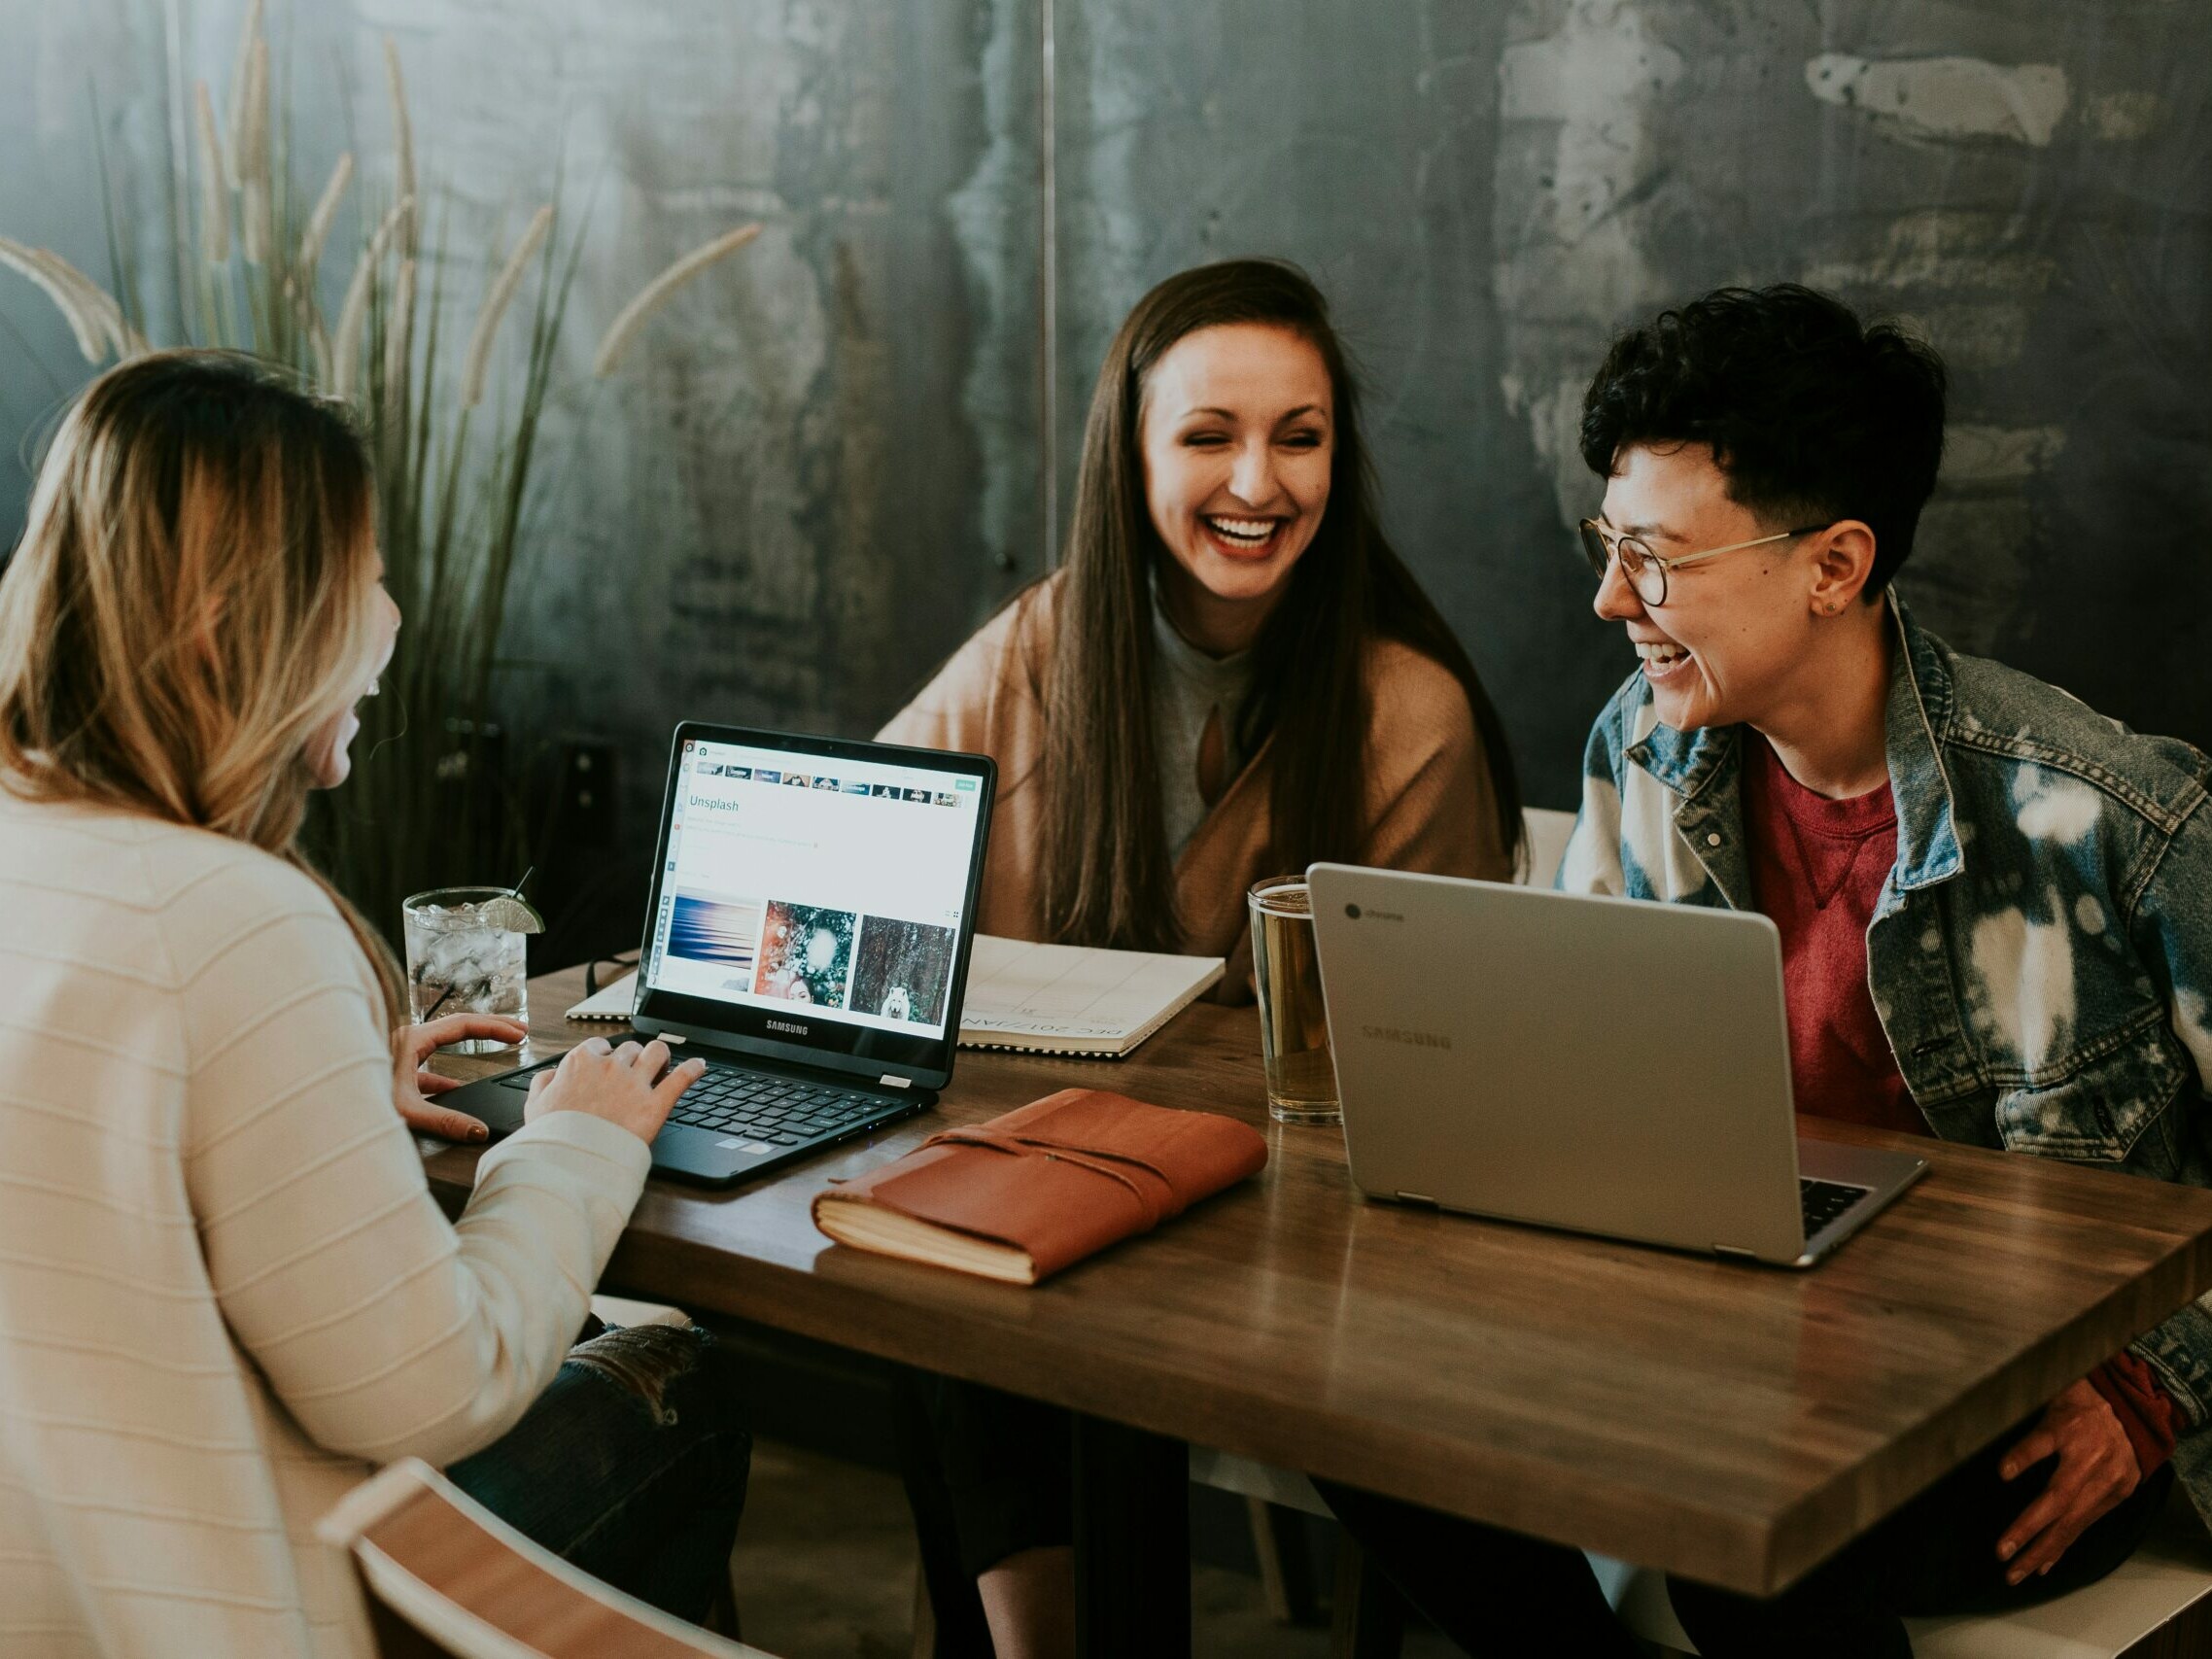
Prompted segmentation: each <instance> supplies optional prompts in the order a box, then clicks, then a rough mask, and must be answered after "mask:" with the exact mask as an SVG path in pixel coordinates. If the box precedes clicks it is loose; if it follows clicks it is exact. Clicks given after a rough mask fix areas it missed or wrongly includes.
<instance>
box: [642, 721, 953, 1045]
mask: <svg viewBox="0 0 2212 1659" xmlns="http://www.w3.org/2000/svg"><path fill="white" fill-rule="evenodd" d="M797 745H808V746H797ZM989 787H990V769H989V765H988V763H987V762H980V761H979V760H978V759H977V757H974V756H966V755H939V754H934V753H931V752H929V751H926V750H916V749H902V748H890V747H887V746H881V745H877V744H869V743H839V742H834V741H828V740H808V739H799V738H790V737H785V736H783V735H781V734H774V733H745V732H739V731H736V730H734V729H731V728H719V727H699V726H690V725H687V726H685V727H683V728H681V729H680V730H679V732H678V735H677V739H676V746H675V754H674V776H673V777H672V778H671V786H670V791H669V800H668V805H667V809H666V812H665V818H664V831H663V837H662V848H661V855H660V867H659V869H658V871H657V872H656V881H655V883H654V886H655V893H654V899H653V909H652V914H651V916H650V921H649V931H648V934H647V938H646V942H645V954H644V963H643V970H642V974H641V976H640V977H641V982H642V985H643V986H644V988H645V990H646V992H647V1000H648V1004H653V1003H658V1004H660V1005H661V1006H659V1007H657V1008H653V1009H652V1010H651V1011H652V1012H656V1013H667V1014H669V1015H672V1016H674V1017H676V1018H679V1019H682V1020H685V1021H686V1022H692V1023H697V1022H702V1019H703V1016H705V1018H706V1020H707V1022H710V1023H711V1024H712V1025H713V1026H714V1027H716V1028H718V1029H721V1030H726V1031H729V1032H731V1033H733V1034H738V1035H747V1036H759V1037H762V1038H767V1039H771V1040H773V1041H776V1042H778V1044H790V1045H798V1046H800V1047H802V1048H806V1049H811V1050H819V1049H829V1050H832V1051H835V1052H840V1053H847V1054H871V1055H875V1056H878V1057H883V1058H909V1059H920V1058H922V1057H923V1056H924V1054H926V1053H927V1052H928V1051H932V1050H937V1051H939V1052H946V1051H949V1047H950V1045H949V1043H948V1042H947V1039H948V1037H949V1036H950V1037H956V1036H957V1034H958V1027H957V1023H956V1021H957V1018H958V1016H957V1010H956V1007H955V996H956V994H957V988H958V985H957V976H958V975H959V974H960V973H961V972H962V971H963V970H964V969H965V966H966V952H965V950H964V945H965V942H966V938H967V935H968V934H969V933H971V932H972V931H973V929H972V926H970V925H968V923H969V909H970V907H971V906H972V905H973V903H974V893H975V889H976V885H977V878H978V875H979V865H980V863H981V860H982V857H983V850H984V827H985V822H986V820H987V813H988V803H989ZM901 1039H904V1041H902V1040H901ZM941 1045H942V1046H943V1048H942V1049H940V1046H941Z"/></svg>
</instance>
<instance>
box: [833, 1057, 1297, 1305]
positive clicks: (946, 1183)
mask: <svg viewBox="0 0 2212 1659" xmlns="http://www.w3.org/2000/svg"><path fill="white" fill-rule="evenodd" d="M1266 1162H1267V1142H1266V1140H1265V1138H1264V1137H1262V1135H1261V1133H1260V1131H1259V1130H1257V1129H1255V1128H1253V1127H1252V1125H1251V1124H1249V1123H1238V1122H1237V1121H1236V1120H1235V1119H1234V1118H1224V1117H1221V1116H1219V1115H1218V1114H1215V1113H1212V1112H1181V1111H1175V1110H1172V1109H1171V1108H1168V1107H1165V1106H1148V1105H1146V1104H1145V1103H1144V1102H1143V1101H1141V1100H1131V1099H1130V1098H1129V1097H1128V1096H1127V1095H1125V1094H1109V1093H1107V1092H1106V1091H1105V1090H1103V1089H1061V1090H1060V1091H1059V1093H1057V1094H1049V1095H1047V1096H1046V1097H1045V1098H1044V1099H1042V1100H1033V1101H1031V1102H1030V1103H1029V1104H1028V1105H1026V1106H1023V1107H1020V1109H1018V1110H1016V1111H1013V1112H1008V1113H1006V1114H1005V1115H1004V1116H1002V1117H997V1118H993V1119H991V1120H990V1121H989V1122H988V1123H977V1124H975V1125H973V1126H972V1127H969V1128H964V1129H947V1130H946V1131H944V1132H943V1133H942V1134H936V1135H932V1136H930V1137H929V1139H928V1140H927V1141H925V1142H923V1143H922V1144H921V1145H920V1146H919V1147H917V1148H916V1149H915V1150H914V1151H913V1152H910V1153H909V1154H907V1156H906V1157H904V1158H900V1159H899V1160H898V1161H897V1162H895V1163H887V1164H885V1165H884V1166H883V1167H882V1168H881V1169H879V1170H876V1171H875V1172H874V1173H872V1174H868V1175H863V1176H860V1177H858V1178H857V1179H855V1180H852V1181H847V1182H843V1183H841V1184H839V1185H837V1186H834V1187H832V1188H830V1189H829V1190H828V1191H826V1192H819V1193H817V1194H815V1197H814V1225H815V1226H816V1227H820V1228H821V1229H822V1231H824V1232H826V1233H828V1234H829V1235H830V1237H832V1238H834V1239H836V1240H837V1241H838V1242H839V1243H840V1244H849V1245H852V1246H854V1247H855V1248H857V1249H861V1250H873V1251H878V1252H880V1253H881V1254H883V1255H886V1256H903V1257H905V1258H907V1259H908V1260H910V1261H914V1262H930V1263H932V1264H934V1265H936V1266H940V1267H954V1268H958V1269H959V1270H961V1271H963V1272H968V1273H981V1274H983V1275H984V1276H985V1277H986V1278H992V1279H1004V1280H1007V1281H1008V1282H1009V1283H1012V1284H1017V1285H1033V1284H1035V1283H1037V1281H1038V1280H1040V1279H1045V1278H1049V1277H1051V1276H1052V1275H1053V1274H1054V1273H1056V1272H1058V1271H1059V1270H1060V1269H1061V1268H1062V1267H1065V1266H1067V1265H1068V1264H1069V1263H1071V1262H1080V1261H1082V1260H1083V1259H1084V1258H1085V1257H1086V1256H1089V1255H1090V1254H1091V1253H1093V1252H1094V1251H1099V1250H1103V1249H1105V1247H1106V1246H1107V1245H1109V1244H1113V1243H1116V1242H1118V1241H1120V1240H1122V1239H1124V1238H1127V1237H1128V1236H1129V1235H1130V1234H1131V1233H1137V1232H1147V1231H1150V1230H1151V1229H1152V1228H1153V1227H1158V1225H1159V1224H1160V1223H1161V1222H1163V1221H1166V1220H1168V1219H1169V1218H1170V1217H1172V1216H1179V1215H1181V1214H1182V1213H1183V1212H1184V1211H1185V1210H1187V1209H1189V1208H1190V1207H1191V1206H1192V1204H1194V1203H1196V1202H1197V1201H1198V1200H1199V1199H1201V1198H1207V1197H1211V1196H1212V1195H1213V1194H1214V1193H1216V1192H1220V1191H1221V1190H1222V1189H1223V1188H1225V1187H1231V1186H1234V1185H1235V1184H1236V1183H1237V1182H1239V1181H1242V1180H1243V1179H1244V1178H1245V1177H1246V1176H1247V1175H1253V1174H1257V1173H1258V1172H1259V1171H1260V1169H1261V1168H1262V1167H1263V1166H1264V1165H1265V1164H1266Z"/></svg>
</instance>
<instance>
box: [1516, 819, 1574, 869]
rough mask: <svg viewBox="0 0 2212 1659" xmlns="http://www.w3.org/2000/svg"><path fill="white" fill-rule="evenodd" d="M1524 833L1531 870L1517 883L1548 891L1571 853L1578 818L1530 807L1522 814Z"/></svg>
mask: <svg viewBox="0 0 2212 1659" xmlns="http://www.w3.org/2000/svg"><path fill="white" fill-rule="evenodd" d="M1521 830H1522V833H1523V835H1524V836H1525V837H1526V839H1527V843H1528V849H1529V867H1528V869H1526V870H1525V871H1523V872H1522V873H1521V874H1520V875H1518V876H1516V877H1514V878H1513V880H1515V881H1518V882H1520V883H1521V884H1522V885H1523V886H1525V887H1548V886H1550V885H1551V879H1552V877H1554V876H1556V875H1557V874H1558V873H1559V861H1560V859H1561V858H1562V857H1563V856H1565V854H1566V852H1567V838H1568V837H1569V836H1571V835H1573V833H1574V814H1573V812H1553V811H1552V810H1551V809H1550V808H1549V807H1527V808H1524V809H1523V810H1522V812H1521Z"/></svg>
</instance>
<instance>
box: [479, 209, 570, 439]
mask: <svg viewBox="0 0 2212 1659" xmlns="http://www.w3.org/2000/svg"><path fill="white" fill-rule="evenodd" d="M552 230H553V209H552V208H551V207H550V206H547V207H541V208H539V209H538V210H537V211H536V213H534V214H532V215H531V216H530V225H529V227H528V228H527V229H525V230H524V231H523V233H522V240H521V241H519V242H517V243H516V244H515V248H514V252H513V253H511V254H509V255H508V256H507V262H506V263H505V264H504V265H502V266H501V269H500V274H499V276H498V277H496V278H495V279H494V280H493V283H492V286H491V289H490V291H489V292H488V293H486V294H485V295H484V304H483V308H482V309H481V310H480V311H479V312H478V313H477V315H476V327H475V328H473V329H471V330H470V332H469V335H468V353H467V356H466V357H464V358H463V359H462V361H461V406H462V407H463V408H464V409H473V408H474V407H475V406H476V405H477V404H478V403H480V402H482V401H483V398H484V376H485V374H486V373H487V372H488V371H489V369H490V367H491V363H492V338H493V336H494V335H495V334H497V333H498V332H499V328H500V319H501V317H504V316H505V315H506V311H507V307H508V306H509V305H510V304H512V303H513V301H514V295H515V290H516V289H518V288H520V287H521V286H522V278H523V273H524V272H525V271H527V270H528V269H529V268H530V261H531V259H532V258H533V257H534V256H536V253H537V250H538V249H539V248H540V247H542V246H544V243H545V238H546V237H547V236H548V235H550V234H551V233H552Z"/></svg>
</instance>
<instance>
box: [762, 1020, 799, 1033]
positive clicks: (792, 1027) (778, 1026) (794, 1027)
mask: <svg viewBox="0 0 2212 1659" xmlns="http://www.w3.org/2000/svg"><path fill="white" fill-rule="evenodd" d="M768 1028H769V1029H770V1030H771V1031H788V1032H790V1034H791V1035H792V1036H794V1037H804V1036H805V1035H806V1034H807V1028H806V1027H805V1026H804V1025H801V1024H798V1023H796V1022H795V1021H793V1020H770V1021H768Z"/></svg>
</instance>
